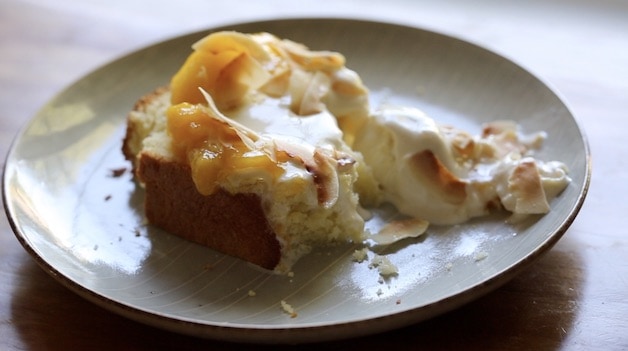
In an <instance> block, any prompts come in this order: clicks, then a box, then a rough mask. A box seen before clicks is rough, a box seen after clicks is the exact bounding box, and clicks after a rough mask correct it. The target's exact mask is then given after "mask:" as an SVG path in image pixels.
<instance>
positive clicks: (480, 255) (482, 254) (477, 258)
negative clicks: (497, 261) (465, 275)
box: [474, 251, 488, 262]
mask: <svg viewBox="0 0 628 351" xmlns="http://www.w3.org/2000/svg"><path fill="white" fill-rule="evenodd" d="M487 257H488V253H487V252H486V251H482V252H478V254H477V255H475V257H474V259H475V262H478V261H482V260H483V259H485V258H487Z"/></svg>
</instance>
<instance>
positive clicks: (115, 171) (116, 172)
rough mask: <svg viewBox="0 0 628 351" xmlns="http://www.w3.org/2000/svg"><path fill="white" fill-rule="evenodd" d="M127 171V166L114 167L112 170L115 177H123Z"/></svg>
mask: <svg viewBox="0 0 628 351" xmlns="http://www.w3.org/2000/svg"><path fill="white" fill-rule="evenodd" d="M124 172H126V167H120V168H114V169H112V170H111V176H112V177H113V178H118V177H121V176H122V175H123V174H124Z"/></svg>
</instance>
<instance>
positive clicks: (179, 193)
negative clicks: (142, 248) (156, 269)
mask: <svg viewBox="0 0 628 351" xmlns="http://www.w3.org/2000/svg"><path fill="white" fill-rule="evenodd" d="M137 174H138V176H139V178H140V179H141V180H142V181H143V183H144V186H145V189H146V192H145V193H146V195H145V196H146V197H145V209H144V210H145V215H146V218H147V219H148V221H149V222H150V223H152V224H153V225H156V226H158V227H160V228H162V229H164V230H166V231H168V232H169V233H171V234H174V235H177V236H179V237H182V238H185V239H187V240H190V241H193V242H196V243H198V244H201V245H204V246H207V247H211V248H213V249H215V250H218V251H220V252H222V253H225V254H228V255H231V256H235V257H238V258H241V259H244V260H246V261H248V262H251V263H253V264H256V265H258V266H260V267H262V268H266V269H269V270H273V269H274V268H275V267H276V266H277V265H278V264H279V261H280V259H281V245H280V243H279V241H278V240H277V237H276V235H275V233H274V231H273V229H272V228H271V227H270V225H269V223H268V221H267V219H266V215H265V213H264V210H263V208H262V205H261V200H260V197H259V196H257V195H255V194H230V193H227V192H226V191H224V190H218V191H216V192H215V193H213V194H211V195H201V194H200V193H199V192H198V191H197V190H196V187H195V185H194V182H193V181H192V177H191V175H190V168H189V166H186V165H184V164H181V163H179V162H174V161H171V160H166V159H163V158H160V157H159V155H152V154H150V153H142V154H141V155H140V157H139V168H138V173H137Z"/></svg>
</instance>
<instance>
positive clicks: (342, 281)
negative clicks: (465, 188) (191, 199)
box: [3, 19, 590, 343]
mask: <svg viewBox="0 0 628 351" xmlns="http://www.w3.org/2000/svg"><path fill="white" fill-rule="evenodd" d="M320 28H325V30H324V31H321V30H318V29H320ZM220 29H234V30H239V31H243V32H257V31H268V32H272V33H275V34H277V35H279V36H280V37H286V38H290V39H293V40H296V41H300V42H303V43H306V44H307V45H309V46H310V47H311V48H313V49H330V50H337V51H340V52H342V53H343V54H345V55H346V57H347V61H348V62H347V65H348V66H349V67H350V68H352V69H355V70H356V71H358V72H359V73H360V74H361V76H362V77H363V79H364V81H365V83H366V84H367V86H369V87H370V88H371V89H372V91H373V92H374V98H373V100H374V103H375V104H376V103H378V102H381V101H383V100H386V101H391V102H395V103H403V104H412V105H414V106H416V107H419V108H421V109H424V110H425V111H426V112H428V114H430V115H431V116H432V117H434V118H436V119H438V120H439V121H441V122H444V123H452V124H454V125H457V126H460V127H463V128H467V129H471V130H472V131H473V129H472V128H478V126H479V125H480V124H481V123H483V122H486V121H490V120H494V119H498V118H499V119H503V118H508V119H513V120H516V121H517V122H519V123H520V124H521V125H522V126H523V128H524V129H525V130H526V131H538V130H544V131H546V132H548V135H549V138H548V141H547V143H546V145H545V148H544V149H543V150H541V151H540V152H539V153H538V154H537V156H538V157H539V158H540V159H556V160H561V161H563V162H565V163H566V164H567V165H568V167H569V168H570V176H571V177H572V180H573V182H572V183H571V184H570V185H569V186H568V188H567V189H566V190H565V191H564V192H563V193H562V194H561V195H560V196H559V197H558V198H557V199H556V200H555V201H553V202H552V211H551V213H549V214H548V215H546V216H542V217H535V218H530V219H529V220H527V221H525V222H523V223H518V224H516V225H507V224H505V221H504V219H505V217H503V216H499V215H498V216H493V217H489V218H482V219H478V220H473V221H471V222H469V223H467V224H464V225H458V226H451V227H430V228H429V229H428V231H427V233H426V234H424V235H423V236H420V237H418V238H409V239H405V240H403V241H402V242H400V243H397V244H394V245H390V246H387V247H373V248H372V249H371V252H369V259H371V258H372V257H373V255H375V254H379V255H385V256H386V257H388V258H389V259H390V261H391V262H393V263H394V265H395V266H396V267H397V268H398V271H399V272H398V274H397V275H391V276H386V277H382V276H381V275H380V274H379V273H378V272H377V270H376V269H373V268H372V267H369V260H366V261H364V262H355V261H354V260H353V258H352V255H353V252H354V251H355V250H356V249H360V248H361V246H359V245H343V246H339V247H332V248H327V249H319V250H316V251H315V252H313V253H311V254H310V255H308V256H306V257H305V258H303V259H302V260H301V261H299V262H298V263H297V265H296V266H295V267H294V274H293V275H289V276H277V275H269V274H267V273H266V272H263V271H261V270H259V269H257V268H256V267H254V266H252V265H250V264H247V263H245V262H242V261H239V260H237V259H234V258H231V257H227V256H224V255H221V254H219V253H216V252H214V251H212V250H209V249H207V248H204V247H200V246H198V245H194V244H191V243H188V242H186V241H183V240H181V239H179V238H177V237H174V236H171V235H168V234H167V233H164V232H163V231H161V230H159V229H156V228H152V227H150V226H147V225H146V224H145V221H144V219H143V213H142V198H143V192H142V190H141V189H138V188H137V187H136V186H135V184H134V183H133V182H132V178H131V175H130V174H129V171H128V170H127V171H126V172H125V173H123V174H121V175H119V174H116V172H115V170H118V169H120V168H121V167H127V168H128V167H129V164H128V163H127V162H125V160H124V159H123V157H122V154H121V152H120V146H121V140H122V136H123V134H124V127H125V126H124V122H125V117H126V113H127V111H129V110H130V109H131V107H132V106H133V103H134V101H135V100H136V99H137V98H138V97H140V96H141V95H143V94H145V93H147V92H149V91H151V90H153V89H154V88H155V87H157V86H160V85H164V84H166V83H167V82H168V80H169V78H170V76H171V75H172V74H173V73H174V72H175V71H176V69H177V68H178V67H179V65H180V64H181V63H182V61H183V59H184V58H185V57H186V56H187V55H188V53H189V47H190V45H191V44H192V43H193V42H195V41H196V39H198V38H200V37H202V36H203V35H205V34H206V32H203V33H195V34H191V35H188V36H184V37H180V38H176V39H173V40H170V41H167V42H163V43H160V44H157V45H155V46H152V47H149V48H146V49H143V50H140V51H138V52H136V53H133V54H131V55H129V56H127V57H124V58H121V59H120V60H117V61H115V62H113V63H111V64H109V65H107V66H105V67H103V68H102V69H100V70H98V71H96V72H94V73H92V74H90V75H88V76H86V77H85V78H83V79H81V80H80V81H79V82H77V83H76V84H75V85H73V86H71V87H69V88H68V89H67V90H65V91H64V92H62V93H61V94H60V95H59V96H58V97H57V98H55V99H54V100H52V101H51V102H50V103H49V104H48V105H47V106H46V107H44V108H43V109H42V111H41V112H40V113H39V114H38V115H37V116H35V117H34V119H33V120H32V121H31V123H30V124H29V125H28V126H27V127H26V128H25V129H24V130H23V131H22V133H21V134H20V135H19V136H18V138H17V139H16V141H15V143H14V145H13V148H12V150H11V151H10V153H9V155H8V158H7V162H6V168H5V176H4V182H3V191H4V196H5V205H6V211H7V214H8V217H9V219H10V221H11V223H12V225H13V227H14V229H15V232H16V236H17V238H18V240H19V241H20V242H21V243H22V245H23V246H24V247H25V248H26V250H27V251H28V252H29V253H30V254H32V255H33V256H34V257H35V258H36V259H37V262H38V263H40V264H41V265H42V267H43V268H44V269H45V270H46V271H48V272H50V273H51V274H53V276H54V277H55V278H56V279H58V280H59V281H60V282H61V283H62V284H64V285H65V286H67V287H68V288H70V289H71V290H73V291H75V292H76V293H78V294H80V295H81V296H84V297H85V298H87V299H89V300H90V301H93V302H95V303H97V304H99V305H101V306H104V307H105V308H108V309H110V310H112V311H114V312H116V313H119V314H121V315H124V316H126V317H129V318H132V319H135V320H138V321H141V322H144V323H147V324H150V325H153V326H157V327H160V328H165V329H169V330H172V331H176V332H181V333H186V334H191V335H196V336H201V337H210V338H217V339H223V340H231V341H246V342H268V343H273V342H274V343H294V342H309V341H323V340H332V339H338V338H346V337H354V336H360V335H365V334H370V333H375V332H381V331H385V330H389V329H392V328H396V327H400V326H404V325H408V324H410V323H415V322H419V321H421V320H424V319H427V318H430V317H432V316H434V315H437V314H440V313H443V312H445V311H448V310H451V309H453V308H456V307H458V306H460V305H462V304H464V303H466V302H468V301H470V300H472V299H475V298H477V297H479V296H481V295H482V294H485V293H486V292H488V291H490V290H492V289H494V288H496V287H498V286H500V285H501V284H503V283H504V282H506V281H507V280H508V279H510V278H512V277H513V276H514V275H515V274H516V273H518V272H519V271H520V270H521V269H523V268H524V267H525V266H527V265H528V264H529V263H531V262H532V261H534V259H536V258H537V257H538V256H539V255H540V254H541V253H542V252H544V251H546V250H548V249H549V248H550V247H551V246H552V245H553V244H554V243H555V242H556V241H557V240H558V239H559V238H560V237H561V236H562V234H564V232H565V231H566V230H567V228H568V226H569V225H570V224H571V222H572V221H573V219H574V218H575V216H576V214H577V212H578V211H579V209H580V207H581V205H582V202H583V201H584V196H585V194H586V191H587V189H588V184H589V177H590V165H589V161H588V159H589V154H588V152H589V151H588V147H587V144H586V141H585V140H584V137H583V135H582V133H581V131H580V129H579V127H578V125H577V123H576V122H575V121H574V118H573V116H572V115H571V113H570V112H569V110H568V109H567V108H566V107H565V105H564V104H563V103H562V102H561V100H560V99H559V98H558V97H557V96H556V94H555V93H553V92H552V91H551V89H549V88H548V87H547V86H546V85H544V84H543V83H542V82H541V81H539V80H538V79H537V78H535V77H534V76H533V75H531V74H529V73H528V72H526V71H525V70H523V69H521V68H520V67H518V66H517V65H515V64H513V63H512V62H510V61H508V60H506V59H504V58H501V57H499V56H498V55H495V54H493V53H491V52H488V51H486V50H484V49H481V48H478V47H476V46H473V45H471V44H468V43H465V42H463V41H460V40H457V39H453V38H450V37H446V36H442V35H439V34H435V33H432V32H427V31H423V30H420V29H414V28H408V27H402V26H397V25H392V24H383V23H373V22H365V21H353V20H341V19H306V20H278V21H268V22H259V23H249V24H241V25H234V26H230V27H228V28H220ZM366 32H368V33H369V35H364V33H366ZM400 52H404V54H403V55H400V54H399V53H400ZM282 301H285V302H286V303H288V304H290V305H291V306H293V307H294V308H295V309H296V311H297V313H298V316H297V317H296V318H291V316H290V315H289V314H287V313H285V312H284V311H283V310H282V308H281V302H282Z"/></svg>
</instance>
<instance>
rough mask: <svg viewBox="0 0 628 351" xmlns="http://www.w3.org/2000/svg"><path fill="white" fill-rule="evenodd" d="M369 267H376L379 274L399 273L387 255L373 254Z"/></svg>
mask: <svg viewBox="0 0 628 351" xmlns="http://www.w3.org/2000/svg"><path fill="white" fill-rule="evenodd" d="M369 268H377V270H378V271H379V274H380V275H381V276H384V277H386V276H391V275H396V274H397V273H399V270H398V269H397V266H395V265H394V264H393V263H392V262H390V260H389V259H388V257H386V256H380V255H375V256H374V257H373V259H372V260H371V263H370V264H369Z"/></svg>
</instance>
